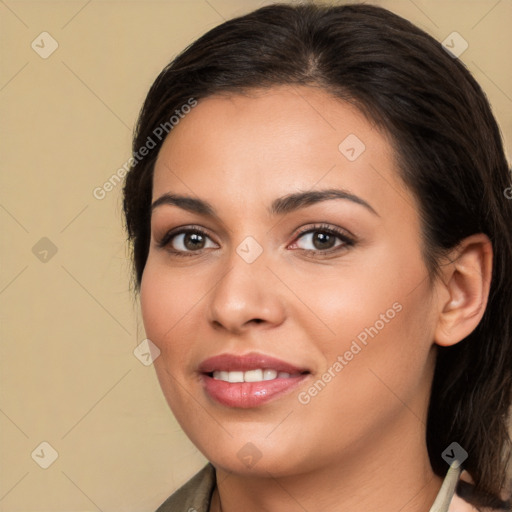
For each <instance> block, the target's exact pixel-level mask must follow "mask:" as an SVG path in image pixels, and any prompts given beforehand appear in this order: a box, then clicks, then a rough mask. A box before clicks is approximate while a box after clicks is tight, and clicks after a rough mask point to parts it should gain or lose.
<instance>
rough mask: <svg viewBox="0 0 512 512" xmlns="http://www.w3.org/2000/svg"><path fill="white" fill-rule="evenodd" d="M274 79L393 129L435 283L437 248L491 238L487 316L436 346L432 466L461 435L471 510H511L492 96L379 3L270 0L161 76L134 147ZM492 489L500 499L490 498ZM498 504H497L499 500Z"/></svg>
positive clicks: (511, 244)
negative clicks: (319, 93)
mask: <svg viewBox="0 0 512 512" xmlns="http://www.w3.org/2000/svg"><path fill="white" fill-rule="evenodd" d="M274 85H292V86H295V85H310V86H315V87H320V88H322V89H324V90H326V91H328V92H330V93H331V94H332V95H333V96H334V97H336V98H339V99H341V100H344V101H348V102H351V103H352V104H354V105H356V106H357V107H358V108H359V109H360V111H362V112H363V113H364V114H365V115H366V116H367V117H368V119H369V120H371V122H373V123H375V124H376V125H377V126H379V127H380V128H382V129H383V130H384V132H385V133H386V134H388V135H389V136H390V139H391V141H392V145H393V148H394V150H395V154H396V158H397V160H398V162H399V171H400V175H401V177H402V179H403V181H404V183H405V184H406V186H407V187H409V189H410V190H411V191H412V192H413V194H414V195H415V197H416V198H417V201H418V204H419V210H420V212H419V213H420V216H421V221H422V230H423V242H424V248H423V256H424V259H425V262H426V266H427V268H428V271H429V275H430V277H431V279H433V278H434V277H436V276H437V275H438V270H439V264H440V263H439V262H440V261H441V257H442V256H443V255H445V254H446V253H447V251H448V250H450V249H453V248H454V247H456V246H457V244H458V243H459V242H460V241H461V240H462V239H463V238H465V237H467V236H469V235H471V234H474V233H480V232H483V233H486V234H487V235H488V236H489V238H490V239H491V241H492V246H493V251H494V266H493V272H492V283H491V290H490V296H489V302H488V305H487V309H486V312H485V314H484V317H483V319H482V321H481V322H480V324H479V325H478V327H477V328H476V329H475V331H474V332H473V333H472V334H471V335H469V336H468V337H467V338H466V339H465V340H463V341H462V342H460V343H457V344H456V345H454V346H452V347H438V353H437V362H436V368H435V374H434V379H433V384H432V392H431V400H430V405H429V411H428V421H427V439H426V442H427V447H428V451H429V456H430V460H431V464H432V467H433V469H434V471H435V473H436V474H438V475H440V476H443V475H444V474H445V473H446V470H447V467H448V466H447V464H446V462H444V460H443V459H442V457H441V454H442V452H443V451H444V450H445V449H446V448H447V447H448V446H449V445H450V444H451V443H452V442H454V441H455V442H457V443H459V444H460V445H461V446H462V447H463V448H464V449H465V450H466V451H467V453H468V455H469V456H468V458H467V460H466V461H465V462H464V465H463V466H464V467H465V469H467V470H468V472H469V473H470V474H471V476H472V477H473V479H474V481H475V486H474V488H473V487H472V488H471V492H468V491H467V487H466V486H463V485H461V486H460V487H459V490H458V492H460V493H461V494H462V495H463V496H464V497H465V498H466V499H467V500H469V501H471V502H472V503H474V504H475V505H494V506H496V507H498V506H501V507H505V506H506V504H505V503H502V502H501V501H500V490H501V489H502V488H504V487H505V485H506V484H507V482H506V478H507V477H506V469H507V462H508V461H509V458H510V437H509V433H508V429H507V422H508V417H509V416H508V415H509V408H510V403H511V399H512V396H511V395H512V329H511V328H512V201H511V200H508V199H507V197H506V194H505V191H506V190H510V189H509V188H508V187H510V186H511V177H510V171H509V166H508V163H507V161H506V158H505V155H504V150H503V146H502V140H501V135H500V131H499V128H498V126H497V123H496V121H495V119H494V117H493V115H492V112H491V109H490V106H489V103H488V101H487V99H486V96H485V94H484V93H483V91H482V89H481V88H480V86H479V85H478V83H477V82H476V81H475V80H474V78H473V77H472V75H471V74H470V73H469V71H468V70H467V69H466V67H465V66H464V65H463V63H462V62H461V61H460V60H459V59H456V58H454V57H452V56H451V55H449V54H448V53H447V51H446V50H445V49H444V48H443V47H442V45H441V44H440V43H439V42H438V41H436V40H435V39H434V38H432V37H431V36H429V35H428V34H426V33H425V32H423V31H422V30H420V29H419V28H417V27H416V26H414V25H413V24H411V23H410V22H409V21H407V20H405V19H403V18H401V17H399V16H397V15H395V14H393V13H391V12H390V11H388V10H386V9H383V8H380V7H376V6H371V5H366V4H365V5H363V4H361V5H359V4H358V5H341V6H325V5H324V6H315V5H311V4H308V5H293V6H292V5H286V4H275V5H271V6H268V7H263V8H261V9H258V10H256V11H254V12H252V13H250V14H247V15H245V16H241V17H238V18H235V19H232V20H229V21H227V22H225V23H223V24H221V25H219V26H217V27H215V28H213V29H212V30H210V31H209V32H208V33H206V34H205V35H203V36H202V37H201V38H199V39H198V40H197V41H195V42H194V43H193V44H191V45H190V46H189V47H188V48H186V49H185V50H184V51H183V52H182V53H181V54H180V55H178V56H177V57H176V58H175V59H174V60H173V61H172V62H171V63H170V64H169V65H168V66H167V67H165V69H164V70H163V71H162V72H161V73H160V75H159V76H158V78H157V79H156V81H155V82H154V84H153V85H152V87H151V89H150V91H149V93H148V95H147V98H146V100H145V102H144V105H143V108H142V110H141V113H140V117H139V120H138V124H137V129H136V134H135V137H134V142H133V150H134V151H135V152H136V151H138V150H139V148H141V147H143V146H144V145H147V141H148V140H149V138H152V139H153V141H154V139H155V133H156V132H155V130H156V129H158V127H159V126H162V125H163V123H166V122H167V123H168V121H169V118H170V116H172V114H173V113H174V112H175V111H176V110H177V109H180V108H181V107H182V105H185V104H187V102H189V101H190V99H191V98H194V99H196V100H198V101H200V99H201V98H205V97H208V96H211V95H213V94H216V93H230V92H233V93H243V92H245V91H250V90H251V89H257V88H266V87H272V86H274ZM162 142H163V138H162V139H161V140H158V141H157V143H156V147H154V148H153V149H152V150H151V151H150V152H149V154H148V155H147V156H146V157H145V158H143V159H141V160H140V161H136V162H135V161H134V165H133V166H132V168H131V170H130V171H129V173H128V175H127V178H126V182H125V186H124V212H125V216H126V227H127V232H128V238H129V241H130V242H131V243H132V244H133V262H134V279H135V287H136V289H137V290H138V289H139V286H140V281H141V278H142V273H143V271H144V266H145V263H146V259H147V255H148V250H149V241H150V205H151V194H152V179H153V167H154V163H155V160H156V157H157V155H158V150H159V148H160V146H161V144H162ZM492 497H494V499H493V498H492ZM491 502H492V503H491Z"/></svg>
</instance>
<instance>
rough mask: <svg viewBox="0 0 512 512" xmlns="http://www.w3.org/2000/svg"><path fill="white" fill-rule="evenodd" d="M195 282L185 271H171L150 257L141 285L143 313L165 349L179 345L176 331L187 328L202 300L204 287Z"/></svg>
mask: <svg viewBox="0 0 512 512" xmlns="http://www.w3.org/2000/svg"><path fill="white" fill-rule="evenodd" d="M193 282H194V281H193V278H191V277H190V276H187V275H185V273H181V274H180V273H179V271H175V272H170V271H169V269H168V268H165V266H163V265H159V264H157V263H153V262H151V261H150V259H149V258H148V263H147V265H146V268H145V269H144V274H143V276H142V281H141V287H140V303H141V313H142V318H143V322H144V328H145V330H146V334H147V336H148V338H149V339H150V340H151V341H153V343H155V344H156V345H157V346H158V348H159V349H160V350H161V351H162V352H163V351H167V350H168V349H169V347H170V346H175V343H176V339H177V337H176V336H175V335H176V333H177V332H180V331H183V329H186V328H187V326H188V325H189V324H190V322H191V318H192V317H193V310H194V307H195V306H196V305H197V304H198V303H199V302H200V300H201V293H204V291H202V290H198V289H195V287H194V286H191V283H193ZM170 340H173V343H172V344H171V343H170Z"/></svg>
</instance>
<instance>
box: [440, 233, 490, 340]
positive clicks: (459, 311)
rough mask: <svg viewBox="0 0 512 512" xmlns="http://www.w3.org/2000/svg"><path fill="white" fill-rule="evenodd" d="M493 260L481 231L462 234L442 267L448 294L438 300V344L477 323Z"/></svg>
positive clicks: (461, 336) (484, 304) (464, 333)
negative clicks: (469, 234)
mask: <svg viewBox="0 0 512 512" xmlns="http://www.w3.org/2000/svg"><path fill="white" fill-rule="evenodd" d="M492 261H493V253H492V244H491V241H490V240H489V237H488V236H487V235H485V234H483V233H478V234H475V235H471V236H469V237H467V238H465V239H464V240H463V241H462V242H461V243H460V244H459V245H458V246H457V247H456V248H455V249H454V250H453V252H452V253H451V258H450V261H449V263H448V264H447V265H445V266H444V267H443V283H442V284H441V286H442V287H443V288H444V289H445V291H446V292H447V294H446V293H445V294H443V295H444V296H445V297H447V298H446V299H444V300H443V302H442V303H440V304H439V317H438V324H437V327H436V331H435V338H434V341H435V343H436V344H437V345H441V346H451V345H455V344H456V343H458V342H459V341H461V340H463V339H464V338H465V337H466V336H468V335H469V334H471V332H473V330H474V329H475V328H476V327H477V325H478V324H479V323H480V320H481V319H482V317H483V315H484V312H485V309H486V307H487V300H488V296H489V290H490V286H491V277H492Z"/></svg>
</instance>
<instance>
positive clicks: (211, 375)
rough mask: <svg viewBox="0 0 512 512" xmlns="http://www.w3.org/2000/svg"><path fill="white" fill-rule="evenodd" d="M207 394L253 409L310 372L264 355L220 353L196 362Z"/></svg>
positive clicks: (219, 400) (228, 405)
mask: <svg viewBox="0 0 512 512" xmlns="http://www.w3.org/2000/svg"><path fill="white" fill-rule="evenodd" d="M198 370H199V373H200V374H201V380H202V383H203V387H204V390H205V392H206V394H207V396H208V397H209V398H211V399H213V400H214V401H215V402H217V403H220V404H222V405H224V406H227V407H238V408H243V409H247V408H252V407H257V406H259V405H262V404H263V403H266V402H269V401H271V400H274V399H276V398H278V397H281V396H283V395H285V394H287V393H289V392H291V391H292V390H293V389H294V388H296V387H297V386H298V385H300V383H302V382H303V381H304V380H305V379H307V378H308V376H309V375H310V374H311V371H310V370H309V369H308V368H301V367H299V366H296V365H294V364H291V363H288V362H286V361H282V360H280V359H276V358H274V357H271V356H266V355H264V354H257V353H250V354H245V355H243V356H238V355H234V354H221V355H219V356H215V357H212V358H209V359H206V360H205V361H203V362H202V363H201V364H200V365H199V368H198Z"/></svg>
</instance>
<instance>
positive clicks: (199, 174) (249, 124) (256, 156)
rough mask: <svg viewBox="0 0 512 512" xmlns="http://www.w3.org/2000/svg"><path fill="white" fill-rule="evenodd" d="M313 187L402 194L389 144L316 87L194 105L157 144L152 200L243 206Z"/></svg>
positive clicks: (347, 106)
mask: <svg viewBox="0 0 512 512" xmlns="http://www.w3.org/2000/svg"><path fill="white" fill-rule="evenodd" d="M386 183H387V185H386ZM316 186H318V187H320V188H325V187H333V186H334V187H335V186H342V187H343V188H345V189H348V190H352V191H354V192H355V191H356V190H357V192H358V193H360V194H361V195H367V196H370V197H373V198H374V199H377V200H378V197H379V196H380V198H381V199H383V200H386V199H390V200H393V197H392V196H396V194H397V191H400V192H399V193H402V194H406V191H405V188H404V186H403V183H402V182H401V179H400V178H399V177H398V173H397V166H396V162H395V158H394V153H393V151H392V147H391V144H390V142H389V138H388V137H387V135H386V134H385V133H383V132H381V131H380V130H378V129H377V128H376V127H375V125H374V123H371V122H370V121H369V120H368V119H367V118H366V117H365V116H364V115H363V114H362V113H361V112H360V111H359V110H358V109H357V108H355V107H354V106H353V105H351V104H349V103H347V102H343V101H341V100H339V99H337V98H334V97H333V96H332V95H330V94H329V93H328V92H326V91H324V90H322V89H319V88H314V87H289V86H280V87H274V88H271V89H265V90H255V91H251V92H250V93H248V94H229V95H228V94H223V95H216V96H211V97H207V98H204V99H202V100H200V101H199V103H198V105H197V106H196V107H194V108H193V109H192V110H191V111H190V113H188V114H186V115H185V116H184V117H183V118H182V119H181V120H180V122H179V123H178V124H177V125H176V126H175V127H174V128H173V130H172V131H171V133H170V134H169V135H168V136H167V138H166V140H165V141H164V144H163V145H162V148H161V150H160V153H159V156H158V159H157V163H156V165H155V173H154V182H153V200H154V199H155V198H157V197H159V196H160V195H161V194H163V193H166V192H169V191H171V190H172V191H175V192H180V193H187V194H192V195H199V196H203V197H209V198H212V201H210V202H215V200H216V199H217V200H221V199H226V200H230V201H233V200H234V198H235V197H236V198H239V199H244V198H245V199H246V200H247V201H250V199H251V196H252V195H259V196H260V197H268V198H270V197H275V196H277V195H281V194H284V193H289V192H291V191H295V190H310V189H313V188H315V187H316ZM223 195H224V197H223ZM394 200H395V201H396V197H395V198H394Z"/></svg>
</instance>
